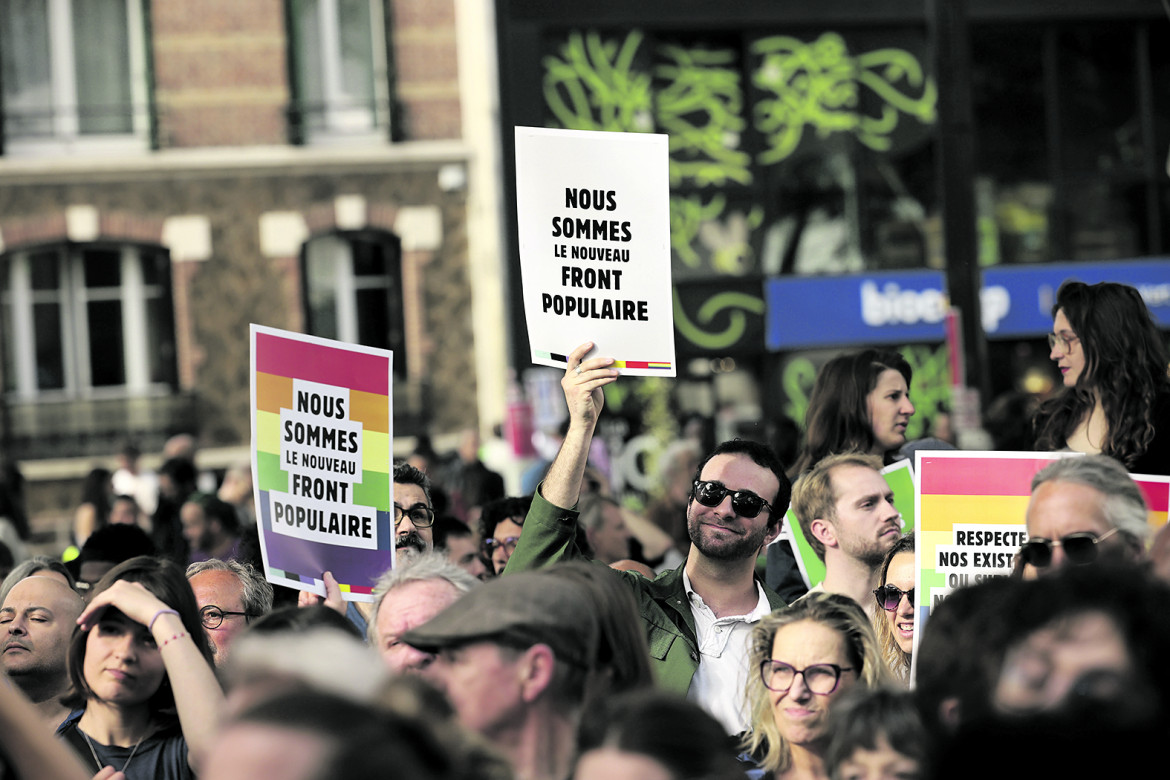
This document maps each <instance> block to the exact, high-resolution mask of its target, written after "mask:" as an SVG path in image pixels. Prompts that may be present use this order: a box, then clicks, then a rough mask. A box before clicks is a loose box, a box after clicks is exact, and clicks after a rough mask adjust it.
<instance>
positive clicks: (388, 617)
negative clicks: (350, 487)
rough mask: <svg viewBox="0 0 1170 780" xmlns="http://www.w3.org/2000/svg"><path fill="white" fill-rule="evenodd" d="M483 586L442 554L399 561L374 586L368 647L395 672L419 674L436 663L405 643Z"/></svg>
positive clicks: (421, 555) (425, 555)
mask: <svg viewBox="0 0 1170 780" xmlns="http://www.w3.org/2000/svg"><path fill="white" fill-rule="evenodd" d="M477 584H479V580H477V579H476V578H475V577H472V576H471V574H469V573H468V572H467V571H465V570H464V569H462V568H460V567H459V566H456V565H455V564H453V563H451V562H450V561H449V560H447V556H446V555H444V554H443V553H441V552H427V553H419V554H416V555H401V554H400V556H399V563H398V565H397V566H396V567H395V568H393V569H390V570H389V571H387V572H386V573H385V574H383V575H382V576H381V577H379V578H378V581H377V583H375V584H374V594H373V595H374V607H373V611H372V614H373V616H374V619H373V620H371V621H370V622H369V624H368V625H367V629H366V630H367V634H368V635H369V639H370V645H371V646H372V647H373V648H374V649H375V650H377V652H378V655H379V656H380V657H381V658H382V661H383V662H384V663H385V664H386V666H387V667H389V668H390V670H391V671H392V672H395V673H401V672H418V671H420V670H422V669H425V668H426V667H427V666H428V665H430V663H431V662H432V661H433V660H434V659H435V656H434V654H433V653H427V652H423V651H422V650H418V649H416V648H414V647H411V646H410V645H408V644H406V643H405V642H403V641H402V635H403V634H405V633H406V632H407V631H409V630H411V629H412V628H415V627H416V626H421V625H422V624H423V623H426V622H427V621H428V620H430V619H431V618H433V617H434V616H435V615H437V614H439V613H440V612H442V611H443V610H444V609H446V608H447V607H449V606H450V605H451V604H453V603H455V601H457V600H458V599H459V597H461V596H462V595H463V594H464V593H467V592H468V591H470V590H471V589H472V588H473V587H475V586H476V585H477Z"/></svg>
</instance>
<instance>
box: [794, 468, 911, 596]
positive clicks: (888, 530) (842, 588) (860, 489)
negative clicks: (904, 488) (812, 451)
mask: <svg viewBox="0 0 1170 780" xmlns="http://www.w3.org/2000/svg"><path fill="white" fill-rule="evenodd" d="M792 512H793V514H795V515H796V519H797V520H799V521H800V530H801V531H803V532H804V538H805V539H807V540H808V543H809V546H811V547H812V548H813V552H815V553H816V554H817V557H818V558H820V559H821V560H822V561H824V563H825V579H824V580H823V581H822V582H821V584H820V585H818V586H816V587H815V588H813V590H814V591H823V592H825V593H840V594H842V595H845V596H848V597H849V598H851V599H853V600H854V601H856V602H857V603H858V604H860V605H861V608H862V609H864V610H865V612H866V614H868V615H869V616H870V618H872V617H873V614H874V612H875V611H876V609H877V602H876V601H875V600H874V598H873V591H874V589H875V588H876V587H877V586H878V583H879V580H880V579H881V565H882V560H883V559H884V558H885V556H886V553H887V552H889V550H890V548H891V547H893V546H894V544H895V543H897V541H898V539H899V538H901V536H902V516H901V515H900V514H899V513H898V510H897V509H896V508H895V507H894V491H892V490H891V489H890V486H889V485H888V484H886V480H885V478H884V477H882V475H881V461H880V460H879V459H878V458H877V456H874V455H862V454H859V453H846V454H842V455H830V456H829V457H827V458H824V459H822V460H821V461H819V462H818V463H816V464H815V465H814V466H813V467H812V469H810V470H809V472H808V473H807V474H805V475H804V476H803V477H801V478H800V479H799V480H798V481H797V483H796V486H795V487H794V488H793V491H792Z"/></svg>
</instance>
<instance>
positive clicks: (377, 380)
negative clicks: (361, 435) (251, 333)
mask: <svg viewBox="0 0 1170 780" xmlns="http://www.w3.org/2000/svg"><path fill="white" fill-rule="evenodd" d="M256 370H257V371H260V372H263V373H265V374H275V375H276V376H287V377H292V378H293V379H306V380H308V381H310V382H320V383H322V384H327V385H337V386H339V387H348V388H350V389H351V390H362V391H364V392H367V393H376V394H378V395H389V394H390V370H389V366H387V365H386V358H384V357H380V356H378V355H368V354H366V353H364V352H349V351H347V350H342V349H336V348H333V347H326V346H322V345H320V344H306V343H305V342H303V341H291V340H289V339H283V338H280V337H279V336H272V335H269V334H267V333H257V334H256Z"/></svg>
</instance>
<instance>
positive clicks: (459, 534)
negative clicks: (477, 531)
mask: <svg viewBox="0 0 1170 780" xmlns="http://www.w3.org/2000/svg"><path fill="white" fill-rule="evenodd" d="M468 536H471V529H470V528H468V527H467V523H465V522H463V521H462V520H460V519H459V518H457V517H451V515H444V516H442V517H436V518H435V524H434V525H433V526H431V540H432V541H433V542H434V544H435V548H436V549H439V548H445V547H446V546H447V540H448V539H450V538H455V539H462V538H464V537H468Z"/></svg>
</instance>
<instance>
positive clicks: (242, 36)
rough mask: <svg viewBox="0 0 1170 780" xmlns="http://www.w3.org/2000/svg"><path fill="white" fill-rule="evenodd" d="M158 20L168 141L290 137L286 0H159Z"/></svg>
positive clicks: (154, 16)
mask: <svg viewBox="0 0 1170 780" xmlns="http://www.w3.org/2000/svg"><path fill="white" fill-rule="evenodd" d="M151 22H152V38H151V43H152V45H153V48H154V71H155V98H156V100H157V105H158V111H159V131H160V132H159V137H160V142H161V145H162V146H163V147H164V148H169V147H191V146H248V145H253V144H280V143H284V142H285V141H286V140H287V138H288V131H287V121H286V118H285V111H286V108H287V106H288V100H289V89H288V66H287V55H286V50H285V22H284V3H283V0H245V1H244V2H241V1H240V0H200V1H199V2H197V3H192V2H189V0H153V3H152V4H151Z"/></svg>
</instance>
